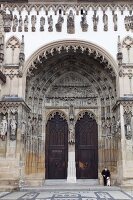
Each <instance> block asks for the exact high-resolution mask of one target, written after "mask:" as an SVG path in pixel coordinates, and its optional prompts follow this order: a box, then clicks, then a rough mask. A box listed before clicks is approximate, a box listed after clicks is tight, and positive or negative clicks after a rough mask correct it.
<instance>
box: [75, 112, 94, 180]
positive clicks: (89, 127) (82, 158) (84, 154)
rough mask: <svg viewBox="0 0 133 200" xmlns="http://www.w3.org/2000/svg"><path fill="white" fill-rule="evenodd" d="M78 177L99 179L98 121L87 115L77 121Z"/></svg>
mask: <svg viewBox="0 0 133 200" xmlns="http://www.w3.org/2000/svg"><path fill="white" fill-rule="evenodd" d="M75 134H76V138H75V139H76V176H77V178H78V179H97V178H98V129H97V123H96V120H95V119H93V118H91V117H90V116H89V115H88V113H85V115H84V116H83V118H81V119H80V120H78V121H77V123H76V126H75Z"/></svg>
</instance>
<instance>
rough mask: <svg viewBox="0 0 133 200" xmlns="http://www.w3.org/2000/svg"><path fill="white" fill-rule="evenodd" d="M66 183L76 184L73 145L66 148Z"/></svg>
mask: <svg viewBox="0 0 133 200" xmlns="http://www.w3.org/2000/svg"><path fill="white" fill-rule="evenodd" d="M67 182H68V183H76V165H75V144H69V146H68V168H67Z"/></svg>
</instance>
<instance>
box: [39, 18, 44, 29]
mask: <svg viewBox="0 0 133 200" xmlns="http://www.w3.org/2000/svg"><path fill="white" fill-rule="evenodd" d="M44 25H45V17H41V18H40V31H44Z"/></svg>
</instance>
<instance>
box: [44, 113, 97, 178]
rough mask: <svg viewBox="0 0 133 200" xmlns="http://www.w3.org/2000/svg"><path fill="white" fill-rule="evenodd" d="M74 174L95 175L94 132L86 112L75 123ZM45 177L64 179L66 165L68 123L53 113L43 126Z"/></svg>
mask: <svg viewBox="0 0 133 200" xmlns="http://www.w3.org/2000/svg"><path fill="white" fill-rule="evenodd" d="M75 142H76V143H75V154H76V155H75V156H76V177H77V178H78V179H97V178H98V131H97V123H96V121H95V119H92V118H91V117H90V116H89V115H88V113H85V115H84V116H83V118H81V119H80V120H78V121H77V123H76V125H75ZM45 147H46V148H45V152H46V154H45V155H46V158H45V160H46V162H45V166H46V179H66V178H67V166H68V124H67V121H66V119H64V118H62V117H61V116H60V114H59V113H58V112H57V113H56V114H55V115H54V117H53V118H51V119H50V120H48V122H47V126H46V145H45Z"/></svg>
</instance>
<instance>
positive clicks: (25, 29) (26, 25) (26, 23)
mask: <svg viewBox="0 0 133 200" xmlns="http://www.w3.org/2000/svg"><path fill="white" fill-rule="evenodd" d="M28 24H29V19H28V15H26V16H25V19H24V31H25V32H28Z"/></svg>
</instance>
